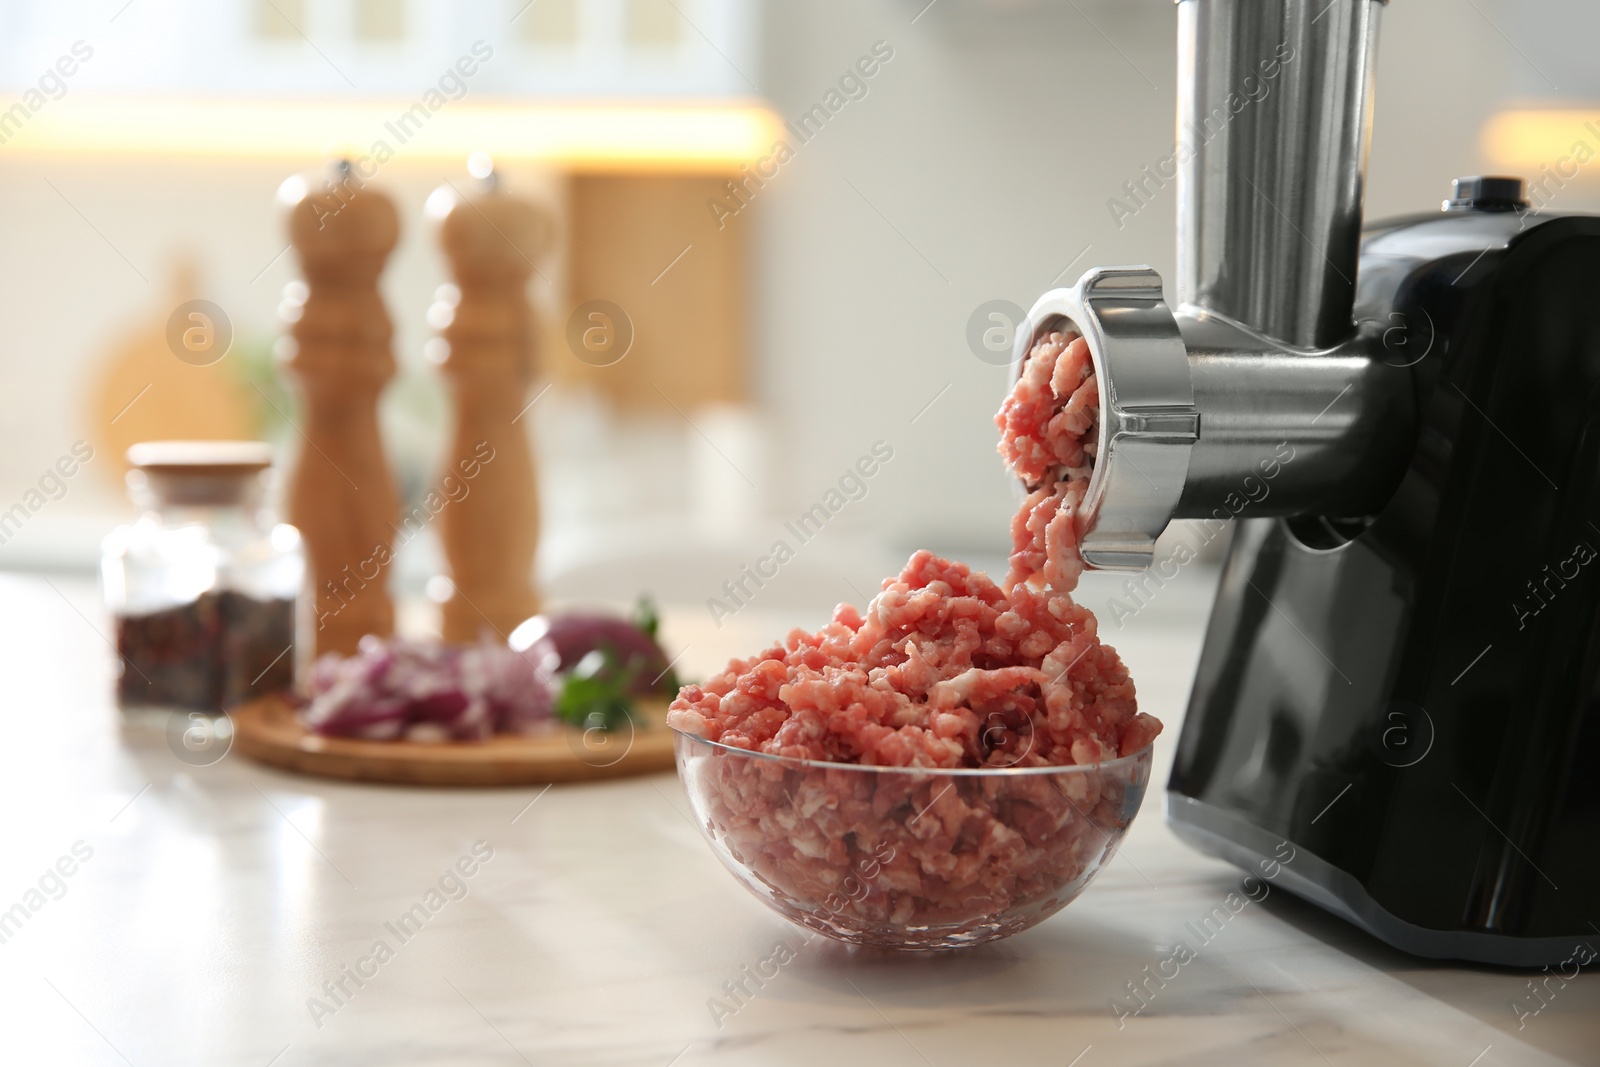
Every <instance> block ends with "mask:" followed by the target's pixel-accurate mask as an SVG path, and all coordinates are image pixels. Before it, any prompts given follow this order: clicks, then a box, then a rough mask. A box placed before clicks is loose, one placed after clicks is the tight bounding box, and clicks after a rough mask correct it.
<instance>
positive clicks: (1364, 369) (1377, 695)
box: [1016, 0, 1600, 966]
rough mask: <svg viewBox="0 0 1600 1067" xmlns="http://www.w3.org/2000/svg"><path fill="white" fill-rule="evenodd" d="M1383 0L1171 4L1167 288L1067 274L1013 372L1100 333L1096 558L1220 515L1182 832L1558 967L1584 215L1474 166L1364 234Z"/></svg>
mask: <svg viewBox="0 0 1600 1067" xmlns="http://www.w3.org/2000/svg"><path fill="white" fill-rule="evenodd" d="M1382 3H1383V0H1331V2H1330V0H1178V4H1177V8H1178V18H1179V37H1178V71H1179V84H1180V89H1179V101H1178V146H1177V148H1178V150H1177V153H1176V155H1175V156H1174V160H1173V162H1174V164H1175V168H1176V180H1177V196H1178V277H1177V285H1176V292H1177V307H1176V309H1175V310H1173V309H1171V308H1169V306H1168V304H1167V303H1166V302H1165V301H1164V299H1163V295H1162V282H1161V278H1160V277H1159V276H1158V275H1157V274H1156V272H1155V271H1153V270H1151V269H1150V268H1148V267H1128V268H1100V269H1094V270H1090V271H1089V272H1087V273H1086V274H1085V275H1084V276H1083V277H1082V279H1080V280H1079V282H1078V283H1077V285H1075V286H1074V287H1072V288H1071V289H1061V290H1055V291H1052V292H1050V293H1047V294H1045V295H1044V296H1043V297H1042V298H1040V300H1039V301H1038V303H1037V304H1036V305H1035V306H1034V308H1033V310H1032V312H1031V313H1030V314H1029V318H1028V325H1027V327H1026V328H1025V329H1023V330H1020V331H1019V334H1018V339H1017V353H1016V355H1017V362H1016V365H1017V366H1018V367H1020V364H1021V360H1022V358H1023V357H1024V356H1025V355H1026V353H1027V351H1028V349H1029V348H1030V347H1031V344H1032V342H1033V340H1034V339H1035V338H1036V337H1038V336H1039V335H1040V334H1042V333H1044V332H1047V331H1049V330H1050V329H1053V328H1057V327H1059V326H1060V325H1061V324H1062V323H1063V321H1064V320H1070V322H1071V323H1072V324H1073V326H1074V327H1075V328H1076V329H1078V330H1079V331H1080V332H1081V333H1082V334H1083V335H1084V336H1085V337H1086V338H1087V340H1088V342H1089V345H1090V348H1091V351H1092V354H1093V358H1094V364H1095V368H1096V372H1097V373H1098V376H1099V381H1100V388H1101V402H1102V403H1101V412H1102V415H1101V426H1100V431H1099V433H1100V437H1099V442H1098V453H1097V461H1096V465H1095V470H1094V473H1093V477H1092V480H1091V484H1090V487H1089V491H1088V495H1087V497H1086V500H1085V504H1084V513H1085V514H1088V515H1090V516H1092V518H1091V520H1090V523H1089V525H1090V529H1089V530H1088V532H1087V533H1086V534H1085V536H1084V539H1083V543H1082V554H1083V557H1084V560H1085V562H1086V563H1087V564H1088V565H1089V566H1091V567H1098V568H1108V569H1125V570H1143V569H1145V568H1148V567H1150V566H1151V565H1152V563H1155V562H1159V561H1156V560H1155V547H1156V538H1157V537H1158V535H1160V534H1161V532H1162V531H1163V530H1164V529H1165V528H1166V526H1167V524H1168V522H1169V521H1170V520H1172V519H1176V518H1185V519H1200V520H1205V521H1208V522H1217V521H1219V520H1225V519H1229V518H1233V517H1235V516H1237V517H1238V521H1237V525H1236V528H1235V534H1234V538H1233V543H1232V548H1231V550H1230V552H1229V555H1228V557H1227V560H1226V562H1225V564H1224V567H1223V572H1222V576H1221V581H1220V586H1219V589H1218V593H1217V600H1216V603H1215V606H1214V608H1213V610H1212V615H1211V621H1210V624H1209V627H1208V629H1207V632H1206V637H1205V642H1204V646H1203V651H1202V654H1201V658H1200V665H1199V670H1198V674H1197V677H1196V679H1195V683H1194V688H1193V691H1192V694H1191V696H1190V701H1189V708H1188V714H1187V716H1186V718H1185V720H1184V724H1183V729H1182V733H1181V736H1180V738H1179V741H1178V752H1177V756H1176V761H1175V763H1174V766H1173V770H1172V777H1171V780H1170V782H1169V783H1168V802H1167V816H1168V820H1169V822H1170V825H1171V826H1172V828H1173V830H1174V831H1175V832H1176V833H1177V834H1178V835H1179V836H1180V837H1182V838H1183V839H1184V840H1186V841H1187V842H1189V843H1190V844H1192V845H1194V846H1195V847H1197V848H1199V849H1201V850H1202V851H1204V852H1208V853H1210V854H1212V855H1215V856H1219V857H1222V858H1225V859H1228V860H1231V861H1233V862H1235V863H1237V864H1239V865H1240V866H1243V867H1247V868H1250V869H1252V870H1253V869H1255V868H1256V865H1257V862H1258V861H1259V860H1261V859H1265V858H1269V857H1272V856H1274V854H1275V849H1276V848H1277V847H1278V846H1279V844H1280V843H1281V842H1289V843H1290V844H1292V845H1293V846H1294V847H1295V850H1296V852H1295V856H1296V858H1295V859H1294V861H1293V862H1292V863H1289V864H1284V865H1283V866H1282V868H1281V874H1280V875H1279V878H1278V881H1279V882H1280V884H1282V885H1284V886H1286V887H1287V888H1289V889H1290V890H1292V891H1293V892H1295V893H1297V894H1298V895H1300V896H1302V897H1304V898H1306V899H1308V900H1310V901H1312V902H1314V903H1316V904H1318V905H1320V906H1322V907H1323V908H1326V909H1327V910H1329V911H1331V912H1333V913H1335V914H1337V915H1340V916H1342V917H1343V918H1345V919H1348V920H1349V921H1351V922H1353V923H1355V924H1357V925H1358V926H1361V927H1362V928H1364V929H1366V930H1368V931H1369V932H1371V933H1372V934H1374V935H1376V936H1377V937H1379V938H1381V939H1383V940H1384V941H1386V942H1388V943H1389V944H1391V945H1394V946H1396V947H1397V948H1400V949H1402V950H1404V951H1407V952H1410V953H1414V954H1417V955H1421V956H1432V957H1442V958H1455V959H1465V960H1477V961H1483V962H1490V963H1499V964H1510V965H1518V966H1541V965H1545V964H1553V963H1560V962H1563V961H1569V960H1571V959H1572V958H1573V956H1574V953H1575V952H1580V951H1582V946H1583V945H1584V944H1585V942H1595V943H1600V928H1596V927H1595V926H1592V925H1591V922H1600V710H1597V704H1600V565H1591V564H1593V562H1594V559H1595V556H1596V552H1597V550H1600V314H1591V311H1594V309H1595V301H1596V294H1600V217H1589V216H1577V215H1565V216H1563V215H1557V214H1545V213H1534V212H1530V211H1529V209H1528V205H1527V203H1526V201H1525V200H1524V195H1523V188H1522V183H1521V182H1520V181H1518V180H1516V179H1505V178H1468V179H1459V180H1457V182H1456V183H1455V188H1454V195H1453V196H1452V197H1451V199H1450V200H1448V201H1447V202H1446V203H1445V204H1444V210H1443V211H1440V212H1433V213H1426V214H1418V215H1415V216H1411V217H1407V218H1403V219H1397V220H1393V221H1388V222H1383V223H1377V224H1372V225H1369V226H1368V227H1366V229H1365V230H1363V229H1362V194H1363V183H1364V180H1365V170H1366V156H1367V145H1368V139H1369V131H1370V127H1371V118H1372V109H1373V59H1374V49H1375V44H1376V31H1377V24H1378V16H1379V12H1380V10H1381V7H1382ZM1180 562H1181V560H1180ZM1589 958H1593V950H1592V949H1590V950H1589Z"/></svg>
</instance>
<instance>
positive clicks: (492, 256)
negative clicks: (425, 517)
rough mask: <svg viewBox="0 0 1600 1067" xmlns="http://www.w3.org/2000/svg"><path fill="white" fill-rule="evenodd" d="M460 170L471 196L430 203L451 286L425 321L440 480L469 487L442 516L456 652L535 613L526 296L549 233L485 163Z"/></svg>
mask: <svg viewBox="0 0 1600 1067" xmlns="http://www.w3.org/2000/svg"><path fill="white" fill-rule="evenodd" d="M468 166H469V170H471V171H472V173H473V175H474V178H475V179H476V181H475V183H474V188H473V189H472V190H471V192H469V193H467V194H465V195H463V194H462V193H460V192H458V191H457V190H456V188H455V186H454V185H452V184H450V183H446V184H445V185H442V186H440V187H439V188H438V189H437V190H435V191H434V193H433V194H432V195H431V196H430V197H429V198H428V214H429V215H430V216H431V217H432V218H433V220H434V222H435V225H436V226H437V228H438V238H439V243H440V245H441V246H442V247H443V249H444V253H445V256H446V257H447V258H448V259H449V261H450V269H451V273H452V274H453V275H454V276H455V279H456V280H455V284H454V285H444V286H441V287H440V288H439V292H438V297H437V300H436V302H435V303H434V305H433V307H432V309H430V311H429V315H428V319H429V321H430V322H431V323H433V324H434V325H435V327H437V328H438V329H439V331H440V339H439V341H438V342H436V343H435V344H434V345H433V346H432V349H431V352H432V354H433V356H434V358H435V359H436V360H437V361H438V362H439V363H440V364H441V366H442V369H443V371H444V373H445V374H446V375H447V376H448V377H449V379H450V381H451V383H452V386H453V392H454V397H455V428H454V431H453V433H452V436H451V442H450V447H449V451H448V452H447V453H446V460H445V466H444V471H443V472H442V476H443V477H454V478H455V479H456V480H457V481H458V482H462V483H464V484H465V486H466V495H465V496H462V497H461V498H460V499H459V500H454V501H453V502H452V503H450V504H449V505H448V506H447V507H446V508H445V509H444V510H443V511H442V512H441V513H440V515H439V533H440V540H441V541H442V542H443V545H444V555H445V560H446V562H447V563H448V565H449V569H450V578H451V582H452V586H453V588H452V589H451V590H450V593H449V596H448V598H447V599H446V600H445V602H444V622H443V631H444V639H445V640H446V641H452V642H464V641H473V640H476V639H477V638H478V637H479V636H480V635H482V634H483V633H485V632H487V633H490V634H493V635H498V636H499V637H500V638H502V639H503V638H504V637H505V636H506V635H507V634H509V633H510V632H511V631H512V630H513V629H515V628H516V626H517V624H518V623H520V622H522V621H523V620H524V619H526V618H528V616H530V615H533V614H535V613H536V612H537V611H538V610H539V597H538V594H537V593H535V591H534V588H533V560H534V553H535V551H536V549H537V547H538V542H539V499H538V486H537V483H536V481H535V473H534V466H533V452H532V449H531V447H530V446H529V444H528V434H527V429H528V427H527V425H526V421H527V405H528V402H529V401H528V390H529V386H530V385H531V383H532V381H533V373H534V345H535V337H536V333H537V331H536V323H535V319H534V313H533V306H532V305H531V304H530V303H529V301H528V295H527V287H528V279H529V277H530V276H531V275H532V274H533V272H534V270H535V267H534V261H535V260H536V259H537V258H538V257H539V256H540V255H542V254H543V253H544V251H545V250H546V249H547V248H548V247H549V245H550V241H551V236H552V234H553V233H554V222H553V219H552V218H551V216H550V215H549V214H548V213H546V212H543V211H541V210H539V209H538V208H536V207H535V206H534V205H532V204H531V203H528V202H527V201H525V200H520V199H517V198H515V197H512V196H510V195H508V194H507V193H505V192H504V191H503V190H502V189H500V188H499V183H498V181H497V178H496V175H495V174H494V171H493V169H492V166H490V165H489V164H488V162H487V159H486V157H482V156H475V157H473V160H472V161H471V162H470V163H469V164H468Z"/></svg>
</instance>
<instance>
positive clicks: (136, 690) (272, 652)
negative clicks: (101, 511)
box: [100, 441, 305, 714]
mask: <svg viewBox="0 0 1600 1067" xmlns="http://www.w3.org/2000/svg"><path fill="white" fill-rule="evenodd" d="M128 464H129V466H130V467H131V468H132V469H131V470H129V472H128V477H127V481H128V490H129V494H130V495H131V496H132V497H133V501H134V503H135V504H137V505H138V506H139V508H140V510H141V511H142V512H143V514H141V516H140V517H139V519H138V521H137V522H135V523H133V524H132V525H128V526H120V527H118V528H117V529H116V530H114V531H112V533H111V534H110V535H109V536H108V537H107V538H106V539H105V541H104V543H103V545H102V547H101V557H100V573H101V579H102V583H103V586H104V590H105V599H106V606H107V608H108V609H109V610H110V612H111V616H112V620H113V622H114V626H115V630H116V647H117V655H118V657H119V659H118V670H119V675H118V678H117V705H118V706H119V707H121V708H123V709H124V710H129V709H133V708H147V707H148V708H159V709H163V710H170V709H182V710H186V711H200V712H208V713H212V714H215V713H217V712H219V711H223V710H226V709H228V708H231V707H233V706H235V705H237V704H240V703H243V702H245V701H247V700H252V699H255V698H256V697H260V696H265V695H267V694H269V693H273V692H280V691H285V690H289V689H292V688H293V687H294V682H295V674H296V667H295V664H296V660H297V659H298V658H299V657H298V656H297V655H296V653H295V650H294V649H295V644H296V641H295V635H296V631H297V629H298V628H299V626H300V625H301V622H300V619H301V612H300V591H301V586H302V583H303V582H304V579H305V552H304V549H303V548H302V546H301V542H300V531H298V530H296V529H295V528H294V527H293V526H290V525H288V524H286V523H280V522H274V521H273V519H272V517H271V516H270V514H269V513H268V511H267V510H266V508H265V507H264V506H263V499H262V498H263V497H264V495H265V494H264V484H265V481H266V477H267V472H268V470H269V468H270V467H271V465H272V451H271V449H270V448H269V447H268V446H267V445H266V444H263V443H260V442H255V441H147V442H144V443H141V444H136V445H134V446H133V447H132V448H130V449H128Z"/></svg>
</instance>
